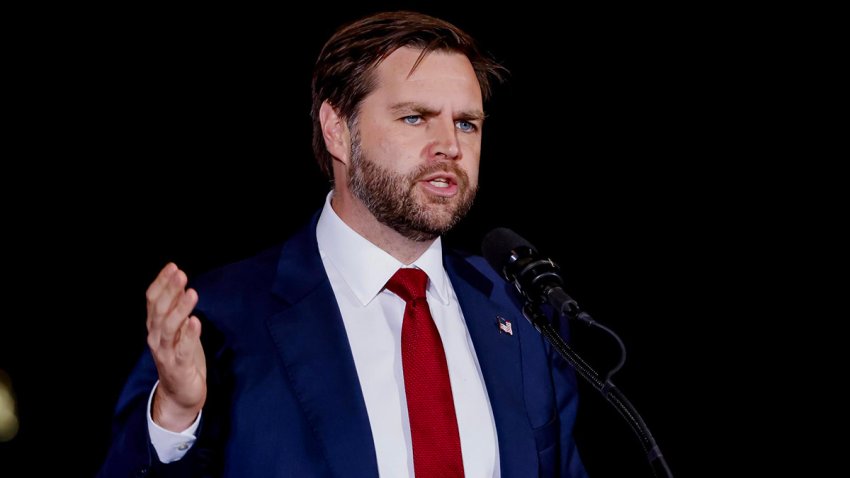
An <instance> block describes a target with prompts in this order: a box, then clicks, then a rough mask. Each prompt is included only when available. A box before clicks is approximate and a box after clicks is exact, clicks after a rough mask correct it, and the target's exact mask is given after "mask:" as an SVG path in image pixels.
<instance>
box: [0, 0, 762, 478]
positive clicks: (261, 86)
mask: <svg viewBox="0 0 850 478" xmlns="http://www.w3.org/2000/svg"><path fill="white" fill-rule="evenodd" d="M465 5H466V6H461V7H458V5H442V4H438V5H435V4H433V3H432V2H420V3H415V2H414V3H412V4H408V5H407V6H408V8H414V9H418V10H421V11H425V12H428V13H432V14H436V15H438V16H443V17H444V18H446V19H448V20H450V21H453V22H455V23H457V24H458V25H459V26H461V27H462V28H465V29H467V30H468V31H469V32H471V33H472V34H473V35H474V36H476V37H477V38H478V39H479V40H480V42H481V43H482V45H483V46H484V47H485V48H486V49H487V50H489V51H490V52H492V53H493V54H494V55H495V57H496V58H497V59H499V60H501V61H502V62H503V63H504V64H505V65H506V66H507V67H508V68H509V69H510V70H511V72H512V75H511V77H510V79H509V81H508V83H507V84H505V85H503V86H501V87H499V88H498V89H497V90H496V95H495V99H494V101H493V102H492V103H491V104H490V105H489V108H488V113H489V115H490V118H489V119H488V121H487V125H486V128H485V134H484V147H483V148H484V149H483V154H482V166H481V169H482V170H481V183H482V186H481V191H480V196H479V200H478V202H477V204H476V206H475V207H474V208H473V210H472V212H471V214H470V216H469V218H468V220H467V221H466V222H465V223H464V224H463V225H462V226H460V227H459V228H458V229H457V230H455V231H453V232H452V233H451V234H450V235H449V236H448V237H447V239H446V240H447V242H449V243H450V244H452V245H454V246H456V247H461V248H465V249H469V250H473V251H477V250H478V248H479V244H480V240H481V237H482V236H483V234H484V233H485V232H486V231H488V230H489V229H490V228H492V227H495V226H507V227H511V228H512V229H514V230H515V231H517V232H519V233H520V234H521V235H523V236H525V237H526V238H527V239H528V240H530V241H531V242H532V243H534V244H535V245H537V247H538V249H539V250H541V251H543V252H544V253H545V254H548V255H550V256H552V258H553V259H555V260H556V261H557V262H558V263H560V264H561V266H562V267H563V269H564V272H565V277H566V280H567V282H568V289H569V291H570V292H571V293H572V295H573V296H574V297H575V298H577V299H578V300H579V302H580V303H581V304H583V306H584V308H585V309H586V310H588V311H590V312H591V313H592V314H593V316H594V317H595V318H596V319H598V320H600V321H602V322H604V323H606V324H608V325H609V326H610V327H611V328H613V329H614V330H616V331H618V332H619V333H620V334H621V336H622V338H623V340H624V341H625V343H626V345H627V347H628V350H629V358H628V362H627V364H626V366H625V368H624V369H623V370H622V372H621V373H620V374H619V375H618V376H617V377H616V380H615V381H616V382H617V383H618V384H619V385H620V387H621V388H622V390H623V391H624V392H625V393H626V394H627V396H629V397H630V398H631V399H632V401H633V402H634V404H635V405H636V406H637V408H638V410H640V411H641V412H642V414H643V416H644V418H645V420H646V421H647V423H648V424H649V426H650V427H651V429H652V430H653V432H654V434H655V436H656V438H657V440H658V443H659V445H660V446H661V448H662V450H663V451H664V452H665V454H666V455H667V457H668V462H669V463H670V465H671V467H672V468H673V470H674V471H675V472H677V474H678V475H680V476H689V475H694V474H696V473H698V472H704V473H705V474H706V475H711V474H712V470H722V469H725V463H724V462H725V461H726V459H719V454H718V452H717V451H715V450H714V448H713V445H714V444H715V442H714V438H711V437H713V436H715V435H717V434H718V433H719V429H721V428H722V427H723V426H724V425H723V424H724V423H725V422H724V420H725V417H724V413H725V412H721V410H724V408H725V407H727V406H728V405H729V404H730V402H731V401H733V400H738V399H739V398H740V397H735V396H734V395H735V394H733V393H732V392H731V391H730V390H732V389H733V387H734V385H735V384H734V380H735V379H733V378H730V376H728V375H726V374H725V373H724V372H723V371H722V370H721V369H720V368H719V361H717V360H715V359H714V357H715V356H716V355H717V350H718V349H721V350H722V349H726V350H728V349H730V348H732V347H734V346H735V344H734V341H733V340H732V339H730V338H729V337H728V336H727V335H725V334H724V333H722V332H720V331H719V330H720V329H719V325H720V324H722V323H723V322H724V321H725V320H726V319H727V318H728V315H727V312H728V308H729V305H730V304H732V303H734V304H736V307H738V306H741V303H739V302H738V301H739V299H740V297H741V295H740V294H742V293H741V292H740V290H741V289H742V285H743V284H745V283H747V281H748V280H749V278H750V277H751V275H752V270H753V267H752V266H751V264H748V263H738V262H736V263H735V265H734V267H731V265H732V262H733V261H732V259H731V255H732V251H733V249H734V250H737V249H738V248H740V247H742V244H743V247H744V248H750V250H751V251H757V247H756V244H755V243H754V242H752V241H749V240H747V239H746V237H747V231H749V230H752V228H753V227H757V224H758V223H759V221H762V220H764V218H765V214H769V213H766V212H765V211H763V210H761V209H760V206H759V202H758V201H756V202H751V201H743V200H742V191H744V190H746V189H747V188H748V187H750V186H751V185H752V184H753V182H754V176H753V175H752V174H749V173H748V171H749V169H748V168H747V167H745V166H742V165H743V164H747V163H746V162H745V161H743V160H742V157H744V156H746V153H747V151H748V149H749V148H752V145H747V144H744V145H742V144H741V141H742V139H743V138H745V137H747V135H748V134H749V133H747V131H748V127H749V126H750V125H749V123H748V121H749V120H748V118H750V117H751V116H752V115H753V110H752V108H753V104H754V103H755V102H758V101H759V100H758V94H757V93H754V95H755V96H753V97H749V96H747V94H746V92H748V91H753V92H755V91H756V90H755V86H756V85H754V84H752V80H750V79H749V76H748V72H749V71H750V69H751V68H752V63H751V62H750V57H749V55H748V54H747V51H748V49H749V48H751V47H750V46H743V47H742V46H740V45H738V44H737V42H736V41H735V40H737V39H740V38H741V36H740V33H738V30H737V27H738V24H737V21H736V19H735V16H734V12H722V13H719V14H718V13H717V12H699V11H695V10H697V9H696V8H694V9H693V10H688V11H683V10H679V11H676V10H666V9H665V10H662V9H660V8H659V9H657V10H655V9H653V8H648V7H642V8H641V9H639V10H638V9H634V8H632V7H629V8H627V9H625V10H623V9H616V8H614V7H606V8H599V9H597V10H594V11H589V10H588V9H582V8H575V7H564V8H563V9H562V10H560V13H557V14H555V13H553V12H552V11H550V10H549V7H543V6H542V5H536V4H534V3H532V4H523V5H522V6H521V7H520V6H516V5H515V6H510V7H483V6H482V5H481V4H478V3H474V4H473V5H469V4H465ZM303 7H304V8H305V9H306V13H298V14H296V13H292V12H286V11H261V10H251V9H248V8H239V9H238V11H234V10H230V9H216V10H213V9H211V8H208V7H204V8H203V9H198V10H196V11H179V12H178V11H169V10H152V9H144V8H143V7H139V10H132V9H131V8H129V7H128V8H122V9H120V10H106V11H104V10H97V11H95V10H91V11H80V10H74V11H50V12H36V13H27V14H22V15H21V16H20V17H19V18H18V17H15V21H19V22H20V23H21V24H22V25H23V26H22V28H21V34H20V35H18V36H16V40H15V43H14V45H13V48H11V60H12V63H11V65H12V68H11V70H9V71H10V73H9V76H10V78H11V79H12V80H13V83H14V87H13V88H12V89H10V92H11V93H12V94H11V98H10V99H11V101H12V103H13V106H14V108H13V109H12V110H10V111H12V113H11V114H12V119H13V120H14V121H13V122H12V125H11V129H10V130H7V133H8V134H9V136H10V138H11V139H12V140H13V141H12V143H11V144H12V145H13V147H12V148H10V149H11V151H10V152H11V153H13V157H12V158H9V159H8V160H7V161H10V162H11V164H10V165H9V166H8V174H7V175H5V176H4V181H3V182H4V183H6V188H5V189H4V191H3V192H2V194H3V200H4V204H5V211H6V213H5V216H6V224H7V227H6V228H4V229H5V231H4V236H5V238H6V244H8V246H7V251H6V252H7V254H8V258H7V264H9V267H8V268H7V269H6V270H7V274H8V276H9V278H10V279H11V281H10V282H11V283H12V284H13V285H12V286H11V287H9V286H7V287H6V288H5V289H4V296H5V298H6V301H5V302H6V303H7V304H9V306H8V308H7V314H4V317H3V318H2V319H0V320H2V322H0V340H2V342H0V368H3V369H5V370H6V371H7V372H8V373H10V375H11V377H12V379H13V383H14V386H15V391H16V393H17V397H18V407H19V415H20V419H21V430H20V433H19V435H18V437H17V438H15V439H14V440H13V441H12V442H9V443H0V454H2V459H0V475H2V476H9V475H11V476H15V472H13V471H12V470H13V469H14V468H15V467H16V466H24V467H25V469H27V470H31V471H36V470H39V471H47V472H48V474H49V475H50V474H51V473H54V476H57V475H58V474H59V473H61V474H62V475H63V476H64V475H68V476H88V475H91V474H93V473H94V472H95V470H96V469H97V466H98V463H99V462H100V461H101V459H102V458H103V455H104V453H105V450H106V448H107V446H108V441H109V432H110V415H111V412H112V408H113V406H114V404H115V401H116V399H117V396H118V394H119V392H120V388H121V386H122V383H123V380H124V377H125V376H126V375H127V374H128V373H129V371H130V369H131V367H132V365H133V363H134V361H135V360H136V358H137V357H138V355H139V354H140V353H141V352H142V351H143V348H144V346H145V327H144V317H145V311H144V291H145V288H146V287H147V284H148V283H149V282H150V280H152V279H153V277H154V276H155V274H156V273H157V271H158V270H159V269H160V268H161V267H162V265H163V264H164V263H165V262H167V261H176V262H177V263H178V264H180V265H181V266H182V267H183V268H185V269H186V270H187V271H188V272H189V273H190V274H198V273H201V272H203V271H205V270H207V269H209V268H211V267H213V266H215V265H219V264H222V263H225V262H228V261H231V260H235V259H237V258H241V257H244V256H246V255H249V254H252V253H254V252H257V251H259V250H261V249H263V248H265V247H267V246H270V245H272V244H274V243H276V242H278V241H280V240H282V239H283V238H285V237H286V236H287V235H288V234H289V233H291V232H292V231H294V230H295V229H296V228H297V227H299V226H300V225H302V224H303V223H304V222H305V221H306V220H308V218H309V217H310V215H311V214H312V213H313V212H314V211H315V210H316V209H317V208H319V207H320V206H321V203H322V200H323V198H324V196H325V194H326V192H327V189H328V188H327V184H326V182H325V181H324V180H323V178H322V177H321V175H320V173H319V172H318V169H317V168H316V166H315V164H314V161H313V159H312V153H311V149H310V134H311V123H310V119H309V106H310V94H309V80H310V74H311V66H312V62H313V60H314V58H315V57H316V55H317V54H318V52H319V49H320V47H321V45H322V43H323V41H324V40H325V39H326V38H327V37H328V36H329V35H330V34H331V33H332V32H333V30H334V29H335V28H336V27H337V26H338V25H339V24H341V23H342V22H344V21H347V20H351V19H353V18H356V17H359V16H362V15H363V14H365V13H368V12H370V11H373V10H379V9H381V8H382V7H383V6H381V5H378V4H376V3H375V2H370V3H369V4H368V5H365V6H364V5H362V4H360V5H358V6H356V7H354V6H351V7H346V8H343V9H341V10H340V9H337V8H331V7H328V6H319V5H304V6H303ZM393 7H397V5H393ZM727 15H728V16H727ZM742 48H743V50H742ZM742 95H743V96H745V97H747V98H748V100H747V101H741V99H742ZM756 255H757V254H756ZM754 260H756V261H757V260H758V259H754ZM741 307H743V306H741ZM13 311H14V312H13ZM748 312H749V310H746V309H745V308H740V309H739V313H740V314H746V313H748ZM574 345H575V347H576V349H577V350H579V351H581V352H583V353H587V354H588V355H589V356H590V357H593V360H595V363H597V364H599V365H598V368H601V369H604V368H605V367H606V366H610V364H611V362H612V360H613V358H612V357H614V355H613V354H614V352H615V350H614V349H613V348H612V347H611V344H610V342H609V341H608V340H607V339H606V338H605V337H603V336H601V335H598V334H595V333H591V332H590V331H587V330H576V331H575V337H574ZM581 403H582V407H581V411H580V415H579V422H578V426H577V430H576V436H577V440H578V442H579V446H580V448H581V452H582V454H583V457H584V460H585V462H586V464H587V468H588V470H589V471H590V472H591V474H592V475H593V476H630V477H643V476H650V473H649V470H648V468H647V466H646V465H645V463H644V460H643V458H642V456H641V453H640V447H639V443H638V441H637V439H636V438H635V437H634V436H632V434H631V432H630V430H629V429H628V428H627V427H626V425H625V424H624V422H623V421H622V420H621V419H620V418H619V416H617V415H616V414H615V413H614V412H613V409H611V408H610V407H609V406H608V405H607V404H606V403H604V402H603V401H602V400H601V398H599V397H598V396H597V395H595V394H594V393H593V391H592V390H591V389H589V388H586V387H585V388H583V389H582V402H581ZM738 403H740V402H738ZM697 404H698V405H697ZM739 406H746V405H739ZM696 407H701V408H696ZM746 430H747V429H746V427H741V428H735V429H734V431H735V433H734V435H736V438H737V439H739V440H741V441H746V440H747V439H748V437H749V435H748V432H747V431H746ZM725 431H730V429H729V428H727V429H726V430H725ZM732 448H734V447H732ZM47 450H49V453H45V452H46V451H47ZM725 451H730V450H725ZM25 452H28V453H31V452H35V453H36V454H39V453H40V454H42V456H43V457H44V458H45V459H42V460H35V461H33V460H26V461H24V460H23V458H22V454H23V453H25ZM31 471H27V472H26V473H24V474H26V475H30V474H31ZM718 473H719V472H718ZM24 474H21V476H24Z"/></svg>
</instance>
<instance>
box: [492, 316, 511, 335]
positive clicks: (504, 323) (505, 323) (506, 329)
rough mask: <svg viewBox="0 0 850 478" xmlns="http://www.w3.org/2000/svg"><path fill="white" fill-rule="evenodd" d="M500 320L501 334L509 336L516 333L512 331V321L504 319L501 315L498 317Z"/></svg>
mask: <svg viewBox="0 0 850 478" xmlns="http://www.w3.org/2000/svg"><path fill="white" fill-rule="evenodd" d="M496 318H497V319H499V333H505V334H508V335H513V334H514V331H513V329H511V321H510V320H508V319H506V318H504V317H502V316H501V315H497V316H496Z"/></svg>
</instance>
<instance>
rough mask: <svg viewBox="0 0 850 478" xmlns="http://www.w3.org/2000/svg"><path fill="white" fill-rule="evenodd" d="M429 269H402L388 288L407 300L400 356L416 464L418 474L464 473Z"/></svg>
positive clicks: (451, 475)
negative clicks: (428, 289)
mask: <svg viewBox="0 0 850 478" xmlns="http://www.w3.org/2000/svg"><path fill="white" fill-rule="evenodd" d="M427 283H428V275H427V274H425V272H424V271H422V270H420V269H399V270H398V271H397V272H396V273H395V275H393V276H392V278H391V279H390V280H389V282H387V289H389V290H390V291H392V292H393V293H394V294H396V295H398V296H399V297H401V298H402V299H404V301H405V302H407V305H405V307H404V322H403V323H402V326H401V362H402V367H403V369H404V390H405V393H406V395H407V414H408V416H409V417H410V436H411V439H412V440H413V469H414V471H415V474H416V476H417V477H425V478H432V477H434V478H443V477H445V478H456V477H462V476H463V458H462V456H461V451H460V434H459V433H458V430H457V416H456V414H455V403H454V399H453V398H452V386H451V383H449V367H448V365H446V353H445V351H444V350H443V341H442V340H440V332H439V331H438V330H437V326H436V325H435V324H434V319H432V318H431V310H430V309H429V308H428V302H426V301H425V285H426V284H427Z"/></svg>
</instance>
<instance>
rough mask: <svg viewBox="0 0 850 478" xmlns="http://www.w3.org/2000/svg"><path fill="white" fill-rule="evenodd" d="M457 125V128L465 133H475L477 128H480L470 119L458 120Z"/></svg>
mask: <svg viewBox="0 0 850 478" xmlns="http://www.w3.org/2000/svg"><path fill="white" fill-rule="evenodd" d="M455 125H457V129H459V130H461V131H463V132H464V133H473V132H475V130H477V129H478V127H477V126H475V125H474V124H472V123H470V122H469V121H457V122H455Z"/></svg>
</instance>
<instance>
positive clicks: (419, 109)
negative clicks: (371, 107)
mask: <svg viewBox="0 0 850 478" xmlns="http://www.w3.org/2000/svg"><path fill="white" fill-rule="evenodd" d="M390 111H392V112H393V114H402V113H406V112H409V111H412V112H414V113H416V114H419V115H422V116H437V115H438V114H440V110H438V109H434V108H431V107H429V106H426V105H424V104H422V103H417V102H415V101H405V102H403V103H396V104H394V105H392V106H390ZM485 117H486V116H485V115H484V112H483V111H481V110H466V111H460V112H459V113H458V114H457V115H456V118H455V119H459V120H463V121H475V120H478V121H484V118H485Z"/></svg>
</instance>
